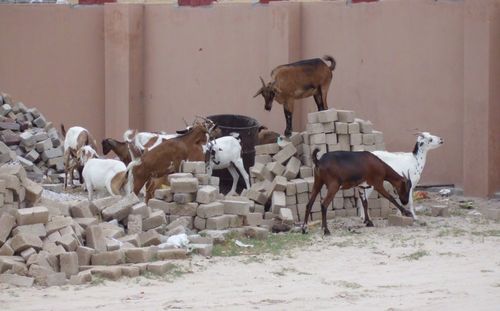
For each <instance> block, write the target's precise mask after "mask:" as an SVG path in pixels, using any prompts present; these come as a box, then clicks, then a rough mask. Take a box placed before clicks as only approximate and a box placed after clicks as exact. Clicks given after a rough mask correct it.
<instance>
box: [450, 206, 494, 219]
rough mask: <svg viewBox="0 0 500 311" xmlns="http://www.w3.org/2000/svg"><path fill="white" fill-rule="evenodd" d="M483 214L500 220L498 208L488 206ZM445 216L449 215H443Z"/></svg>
mask: <svg viewBox="0 0 500 311" xmlns="http://www.w3.org/2000/svg"><path fill="white" fill-rule="evenodd" d="M448 213H449V212H448ZM483 214H484V216H485V217H486V218H488V219H491V220H495V221H499V220H500V209H498V208H487V209H485V210H484V211H483ZM443 217H448V216H443Z"/></svg>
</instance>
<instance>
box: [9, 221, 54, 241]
mask: <svg viewBox="0 0 500 311" xmlns="http://www.w3.org/2000/svg"><path fill="white" fill-rule="evenodd" d="M1 228H2V225H1V224H0V230H1ZM21 233H24V234H32V235H36V236H37V237H39V238H44V237H46V236H47V230H45V226H44V225H43V224H34V225H24V226H17V227H15V228H14V230H12V235H13V236H15V235H18V234H21Z"/></svg>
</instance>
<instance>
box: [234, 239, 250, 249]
mask: <svg viewBox="0 0 500 311" xmlns="http://www.w3.org/2000/svg"><path fill="white" fill-rule="evenodd" d="M234 244H236V245H238V246H239V247H245V248H248V247H253V245H252V244H245V243H243V242H241V241H240V240H235V241H234Z"/></svg>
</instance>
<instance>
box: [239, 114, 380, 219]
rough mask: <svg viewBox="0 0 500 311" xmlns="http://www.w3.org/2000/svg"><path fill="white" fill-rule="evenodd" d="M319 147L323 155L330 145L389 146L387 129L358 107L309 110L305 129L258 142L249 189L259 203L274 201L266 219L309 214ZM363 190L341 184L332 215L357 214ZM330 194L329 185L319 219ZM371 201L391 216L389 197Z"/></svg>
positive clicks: (315, 211)
mask: <svg viewBox="0 0 500 311" xmlns="http://www.w3.org/2000/svg"><path fill="white" fill-rule="evenodd" d="M316 148H318V149H319V150H320V152H319V154H318V156H321V155H322V154H323V153H325V152H327V151H338V150H345V151H365V150H366V151H374V150H383V149H384V139H383V134H382V133H381V132H379V131H375V130H373V125H372V123H371V122H370V121H364V120H361V119H357V118H355V115H354V112H353V111H348V110H335V109H329V110H325V111H319V112H313V113H309V114H308V124H307V130H306V131H305V132H302V133H293V134H292V135H291V136H290V139H287V140H280V141H278V142H276V143H272V144H266V145H259V146H256V147H255V150H256V156H255V165H254V166H253V167H251V168H250V176H251V181H252V186H251V188H250V189H249V190H248V191H246V192H245V193H244V195H245V196H246V197H248V198H249V199H251V200H253V201H255V202H256V203H258V204H259V205H264V206H266V205H267V206H269V208H268V212H266V213H265V218H266V219H270V218H276V219H282V220H285V218H289V217H288V216H287V215H291V216H292V217H293V221H295V222H297V221H302V220H303V219H302V218H303V217H304V215H305V207H306V204H307V202H308V200H309V197H310V193H311V191H312V186H313V183H314V177H313V163H312V158H311V154H312V151H314V149H316ZM358 195H359V194H358V193H357V191H355V190H354V189H347V190H340V191H339V192H338V193H337V195H336V196H335V198H334V201H333V202H332V205H331V206H329V207H328V212H327V217H328V218H333V217H346V216H356V215H357V208H358V202H359V200H358V197H359V196H358ZM374 195H377V193H376V192H374ZM324 196H326V188H325V187H323V189H322V190H321V193H320V195H319V196H318V197H317V198H316V201H315V202H314V204H313V206H312V218H313V220H315V219H318V220H319V219H321V205H320V200H321V198H323V197H324ZM369 201H370V202H369V208H370V209H373V216H374V217H386V216H387V214H388V211H389V210H390V209H389V206H388V201H387V200H385V199H379V198H378V197H372V198H370V199H369ZM385 207H387V208H385ZM282 209H285V210H284V211H281V210H282ZM370 215H372V213H370ZM287 221H290V220H289V219H287Z"/></svg>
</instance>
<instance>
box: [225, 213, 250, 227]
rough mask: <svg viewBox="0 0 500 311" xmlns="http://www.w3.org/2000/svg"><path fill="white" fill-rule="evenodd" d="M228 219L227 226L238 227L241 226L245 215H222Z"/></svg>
mask: <svg viewBox="0 0 500 311" xmlns="http://www.w3.org/2000/svg"><path fill="white" fill-rule="evenodd" d="M224 216H226V217H227V218H228V219H229V228H239V227H241V226H243V218H244V217H245V216H238V215H224Z"/></svg>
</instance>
